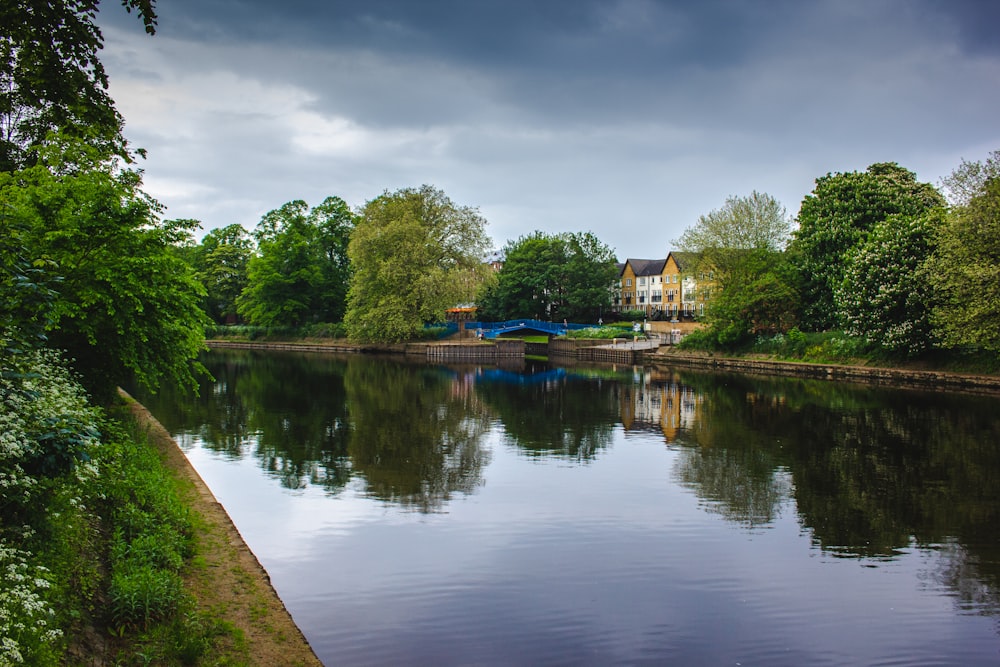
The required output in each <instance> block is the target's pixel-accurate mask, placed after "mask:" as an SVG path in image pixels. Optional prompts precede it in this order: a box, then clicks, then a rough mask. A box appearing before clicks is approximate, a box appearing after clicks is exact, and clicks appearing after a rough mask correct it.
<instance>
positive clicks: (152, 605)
mask: <svg viewBox="0 0 1000 667" xmlns="http://www.w3.org/2000/svg"><path fill="white" fill-rule="evenodd" d="M108 597H109V601H110V611H111V622H112V624H113V625H114V626H115V627H117V628H119V629H125V628H146V627H149V625H150V623H152V622H154V621H159V620H163V619H165V618H167V617H169V616H170V615H171V614H173V613H174V612H176V611H177V610H178V608H179V607H180V605H181V603H182V601H183V600H184V592H183V586H182V583H181V578H180V576H179V575H178V574H177V573H176V572H172V571H169V570H164V569H161V568H157V567H154V566H152V565H149V564H144V563H143V564H125V565H123V566H121V567H118V568H116V569H115V571H114V572H113V573H112V575H111V587H110V589H109V590H108Z"/></svg>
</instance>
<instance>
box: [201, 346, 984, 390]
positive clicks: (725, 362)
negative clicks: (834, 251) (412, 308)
mask: <svg viewBox="0 0 1000 667" xmlns="http://www.w3.org/2000/svg"><path fill="white" fill-rule="evenodd" d="M553 343H554V344H555V348H553V347H551V346H552V345H553ZM206 344H207V345H208V346H209V347H210V348H230V349H233V348H235V349H251V350H294V351H299V352H341V353H369V354H410V355H412V354H418V355H419V356H426V352H425V351H426V348H427V347H428V346H429V345H434V344H433V343H431V344H428V343H412V344H404V343H401V344H398V345H356V344H351V343H346V342H343V341H336V342H334V341H331V342H330V343H328V344H324V343H313V342H301V343H297V342H291V341H287V342H258V341H253V342H250V341H226V340H222V341H220V340H210V341H206ZM463 344H464V345H467V346H469V347H470V348H472V347H479V346H481V344H480V343H478V342H475V341H468V342H465V343H463ZM581 344H588V345H591V344H593V341H572V340H571V341H562V340H555V341H550V343H549V345H550V347H549V349H548V352H549V354H550V356H551V354H552V353H553V352H556V353H562V354H565V353H566V350H564V349H563V348H567V349H572V350H574V351H575V349H576V348H577V347H579V346H580V345H581ZM452 345H454V344H452ZM532 353H533V354H544V353H543V352H541V351H539V350H537V349H535V350H534V351H533V352H532ZM635 359H636V363H640V364H642V365H651V366H684V367H688V368H706V369H710V370H717V371H728V372H735V373H752V374H764V375H783V376H790V377H804V378H813V379H819V380H836V381H841V382H861V383H866V384H875V385H884V386H893V387H903V388H922V389H945V390H948V391H968V392H976V393H987V394H1000V375H982V374H978V375H977V374H969V373H957V372H953V371H940V370H927V369H923V368H907V367H895V368H888V367H876V366H860V365H848V364H826V363H816V362H805V361H778V360H773V359H759V358H751V357H728V356H721V355H716V354H712V353H707V352H687V351H681V350H678V349H677V348H676V347H674V346H661V347H660V349H659V350H656V351H643V352H642V353H641V354H637V355H636V356H635ZM591 360H593V359H591ZM483 361H488V360H485V359H484V360H483Z"/></svg>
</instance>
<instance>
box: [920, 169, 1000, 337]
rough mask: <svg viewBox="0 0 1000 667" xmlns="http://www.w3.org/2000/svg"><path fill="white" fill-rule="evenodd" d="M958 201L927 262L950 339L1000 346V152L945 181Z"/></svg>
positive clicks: (939, 321)
mask: <svg viewBox="0 0 1000 667" xmlns="http://www.w3.org/2000/svg"><path fill="white" fill-rule="evenodd" d="M944 184H945V187H946V188H947V190H948V193H949V198H950V199H951V200H952V201H953V202H954V203H955V206H954V207H953V208H952V209H951V211H950V212H949V214H948V217H947V220H946V222H945V224H944V225H943V226H942V227H941V229H940V232H939V234H938V237H937V251H936V252H935V254H934V255H933V256H932V258H931V261H930V262H928V263H927V265H926V269H927V272H926V275H927V278H928V279H929V280H930V282H931V284H932V285H933V286H934V289H935V293H936V295H937V299H938V301H937V306H936V309H935V312H934V322H935V324H936V325H937V327H938V329H939V330H940V332H941V335H942V337H943V339H944V341H945V343H947V344H949V345H953V346H965V345H971V346H979V347H983V348H985V349H988V350H992V351H995V352H996V351H1000V151H994V152H992V153H991V154H990V156H989V158H988V159H987V160H986V161H985V162H982V163H969V162H965V161H964V160H963V162H962V164H961V166H959V168H958V169H956V170H955V171H954V172H953V173H952V174H951V176H949V177H948V178H946V179H945V180H944Z"/></svg>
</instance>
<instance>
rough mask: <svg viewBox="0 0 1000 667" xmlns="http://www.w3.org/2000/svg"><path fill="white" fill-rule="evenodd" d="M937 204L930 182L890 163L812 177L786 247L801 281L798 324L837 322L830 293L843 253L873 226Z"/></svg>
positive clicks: (840, 273)
mask: <svg viewBox="0 0 1000 667" xmlns="http://www.w3.org/2000/svg"><path fill="white" fill-rule="evenodd" d="M943 203H944V200H943V199H942V198H941V195H940V193H938V191H937V190H935V189H934V187H933V186H931V185H930V184H927V183H919V182H918V181H917V178H916V174H914V173H913V172H911V171H909V170H907V169H904V168H902V167H900V166H899V165H898V164H896V163H894V162H888V163H879V164H873V165H871V166H870V167H868V169H867V170H865V171H864V172H848V173H837V174H827V175H826V176H822V177H820V178H817V179H816V187H815V188H813V191H812V193H811V194H809V195H807V196H806V197H805V199H803V200H802V206H801V208H800V209H799V217H798V223H799V228H798V230H797V231H796V232H795V239H794V241H793V243H792V248H791V250H792V256H793V258H794V261H795V263H796V267H797V270H798V273H799V275H800V279H801V286H802V323H803V327H804V328H807V329H811V330H817V331H819V330H825V329H830V328H833V327H835V326H837V325H839V324H840V318H839V316H838V313H837V308H836V304H835V303H834V298H833V294H834V291H835V290H836V289H837V287H838V286H839V285H840V284H841V283H842V282H843V280H844V270H845V263H844V257H845V256H846V255H847V252H848V251H849V250H851V249H852V248H854V247H855V246H858V245H859V244H861V243H862V242H863V241H864V240H865V239H866V238H867V236H868V234H869V233H870V232H871V230H872V229H874V228H875V225H876V224H878V223H879V222H881V221H882V220H885V219H886V218H887V217H889V216H890V215H894V214H900V215H904V216H910V217H915V216H919V215H921V214H923V213H924V212H925V211H928V210H930V209H932V208H935V207H937V206H941V205H942V204H943Z"/></svg>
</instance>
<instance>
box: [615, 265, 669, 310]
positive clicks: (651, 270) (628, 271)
mask: <svg viewBox="0 0 1000 667" xmlns="http://www.w3.org/2000/svg"><path fill="white" fill-rule="evenodd" d="M665 263H666V260H665V259H633V258H629V259H626V260H625V264H624V265H623V268H622V271H621V296H620V297H619V299H617V303H616V304H615V306H616V307H617V308H618V310H620V311H625V310H643V311H645V312H646V313H647V314H648V313H650V312H651V309H652V308H653V306H654V305H655V306H656V307H657V308H659V307H660V306H661V305H662V303H663V285H662V277H663V265H664V264H665Z"/></svg>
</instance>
